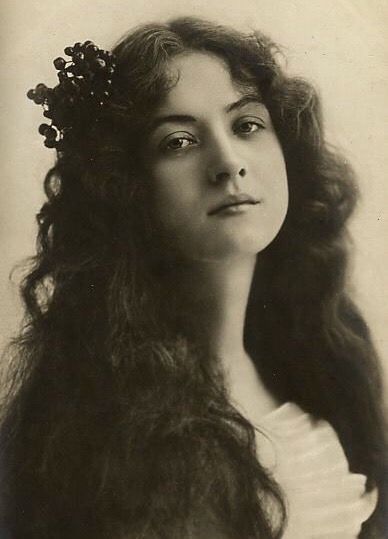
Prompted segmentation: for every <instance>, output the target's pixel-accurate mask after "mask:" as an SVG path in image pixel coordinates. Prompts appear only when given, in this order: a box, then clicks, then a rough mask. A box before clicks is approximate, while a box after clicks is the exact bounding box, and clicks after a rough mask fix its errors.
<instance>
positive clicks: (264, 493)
mask: <svg viewBox="0 0 388 539" xmlns="http://www.w3.org/2000/svg"><path fill="white" fill-rule="evenodd" d="M188 50H194V51H208V52H210V53H212V54H215V55H217V56H218V57H220V58H222V59H223V60H224V61H225V62H226V64H227V65H228V67H229V68H230V71H231V74H232V77H233V79H234V80H235V81H237V82H241V83H244V84H249V85H251V86H254V87H255V88H256V89H257V90H258V91H259V92H260V95H261V97H262V99H263V101H264V103H265V105H266V106H267V108H268V110H269V112H270V115H271V118H272V121H273V123H274V126H275V129H276V132H277V136H278V138H279V141H280V143H281V146H282V149H283V153H284V157H285V161H286V165H287V172H288V181H289V191H290V204H289V211H288V214H287V217H286V220H285V223H284V225H283V227H282V230H281V231H280V233H279V235H278V237H277V238H276V239H275V240H274V241H273V243H272V244H271V245H270V246H269V247H268V248H267V249H265V250H264V251H263V252H262V253H260V254H259V255H258V263H257V270H256V273H255V275H254V279H253V285H252V290H251V294H250V299H249V305H248V310H247V316H246V325H245V335H244V338H245V346H246V349H247V351H248V352H249V354H250V356H251V357H252V360H253V361H254V362H255V365H256V367H257V369H258V371H259V372H260V374H261V376H262V378H263V380H264V381H265V383H266V384H267V386H268V388H269V389H270V390H271V391H272V393H273V394H274V395H276V397H277V398H278V399H279V400H280V401H293V402H295V403H297V404H298V405H300V406H301V407H302V408H303V409H304V410H305V411H306V412H309V413H311V414H313V415H314V416H315V417H316V418H324V419H326V420H327V421H329V422H330V423H331V424H332V426H333V427H334V429H335V430H336V432H337V433H338V436H339V438H340V440H341V442H342V445H343V447H344V449H345V452H346V455H347V458H348V461H349V465H350V469H351V470H352V471H353V472H359V473H363V474H365V475H367V477H368V480H369V481H368V488H372V487H373V486H375V485H377V486H378V488H379V504H378V508H377V510H376V511H375V514H374V516H372V518H371V519H370V520H369V521H368V523H366V524H365V525H364V526H363V531H362V537H383V536H386V534H385V535H384V532H383V521H384V507H386V506H387V505H388V501H387V489H386V480H387V458H386V441H385V439H384V420H383V415H382V388H381V377H380V373H379V367H378V361H377V358H376V353H375V350H374V348H373V345H372V343H371V339H370V335H369V331H368V328H367V325H366V323H365V321H364V320H363V318H362V316H361V314H360V312H359V311H358V309H357V308H356V306H355V305H354V303H353V302H352V300H351V299H350V297H349V295H348V293H347V292H346V281H347V279H346V265H347V259H348V243H349V242H348V236H347V231H346V227H345V225H346V222H347V220H348V218H349V216H350V215H351V213H352V211H353V209H354V206H355V203H356V199H357V191H356V187H355V183H354V178H353V173H352V170H351V168H350V167H349V165H348V164H347V162H346V160H345V159H344V158H343V157H341V156H340V155H339V154H338V153H337V152H336V151H334V150H333V149H332V148H331V147H330V146H329V145H328V144H327V143H326V141H325V139H324V132H323V125H322V118H321V109H320V102H319V99H318V96H317V93H316V92H315V91H314V89H313V88H312V86H311V85H310V84H308V83H307V82H305V81H304V80H302V79H299V78H290V77H288V76H287V75H286V74H285V73H284V70H283V69H282V67H281V62H280V61H279V50H278V48H277V46H276V45H275V44H274V43H273V42H271V41H270V40H269V39H268V38H267V37H265V36H263V35H262V34H261V33H258V32H256V33H252V34H250V35H248V34H247V35H245V34H243V33H240V32H238V31H236V30H234V29H231V28H227V27H223V26H219V25H216V24H213V23H210V22H206V21H202V20H197V19H191V18H190V19H187V18H185V19H176V20H173V21H172V22H170V23H168V24H150V25H146V26H142V27H140V28H138V29H136V30H135V31H134V32H131V33H129V34H128V35H127V36H125V37H124V38H123V39H122V40H121V41H120V42H119V44H118V45H117V46H116V47H115V48H114V51H113V52H114V53H115V54H116V57H117V73H118V78H117V80H116V83H115V89H114V95H113V97H112V99H111V103H110V105H109V106H108V107H107V108H106V109H105V112H104V113H103V114H102V115H101V116H100V117H99V118H98V119H96V120H95V121H94V122H92V123H91V124H90V123H89V124H88V125H84V126H83V127H81V128H80V132H79V133H78V138H77V144H76V145H74V147H72V148H68V149H67V150H66V151H62V152H59V153H58V157H57V160H56V163H55V166H54V167H53V168H52V169H51V170H50V171H49V173H48V174H47V177H46V179H45V183H44V186H45V192H46V195H47V201H46V202H45V204H44V205H43V207H42V209H41V211H40V213H39V214H38V223H39V233H38V249H37V254H36V256H35V257H34V259H33V260H32V263H31V264H32V265H31V266H30V267H29V271H28V274H27V275H26V277H25V279H24V281H23V284H22V295H23V299H24V302H25V308H26V317H25V324H24V327H23V330H22V332H21V334H20V336H19V337H18V338H17V339H15V341H14V342H13V344H12V347H11V348H10V349H9V350H10V353H11V352H12V355H13V362H12V367H11V369H10V371H9V373H10V374H9V382H10V383H9V386H8V395H7V397H6V399H5V403H4V406H3V419H2V426H1V485H2V487H1V489H2V503H1V516H2V521H3V524H4V525H5V526H6V527H7V528H8V529H9V530H10V533H11V536H12V538H13V539H22V538H23V539H35V538H39V539H46V538H50V539H53V538H58V539H59V538H63V539H69V538H70V537H71V538H72V539H77V538H82V539H85V538H89V537H90V538H91V537H93V539H100V538H101V539H102V538H110V539H111V538H116V537H117V538H130V537H134V538H135V537H136V538H140V537H144V538H147V539H150V538H168V539H173V538H177V539H182V538H184V537H188V536H189V535H190V533H192V532H193V530H194V531H196V533H200V532H201V526H202V527H204V531H203V530H202V532H203V533H205V536H206V537H210V536H211V537H212V538H213V537H214V538H215V537H218V535H217V533H219V534H220V537H225V538H226V537H230V538H235V539H237V538H240V539H241V538H242V537H244V538H259V537H260V538H264V537H268V538H278V537H281V535H282V530H283V529H284V526H285V525H286V518H287V516H286V512H285V505H284V501H283V496H282V493H281V489H280V488H279V487H278V486H277V485H276V483H275V482H274V481H273V479H272V478H271V477H270V476H269V475H268V473H267V472H266V470H265V469H264V467H262V466H261V464H260V462H259V461H258V459H257V457H256V452H255V430H254V428H253V426H252V425H251V424H250V423H249V422H248V421H247V420H246V419H245V418H244V417H242V416H241V415H240V414H239V413H238V411H237V410H236V409H234V407H233V406H232V405H231V404H230V402H229V400H228V395H227V391H226V390H225V384H224V380H223V376H222V372H221V369H220V367H219V365H218V362H217V360H216V359H214V358H211V357H208V355H207V354H206V351H204V350H203V349H202V348H201V346H200V345H199V344H198V343H196V342H193V341H192V340H191V339H190V338H189V337H188V335H187V334H186V333H185V324H184V321H183V322H182V318H183V319H184V316H183V317H182V316H181V313H182V312H184V305H183V306H182V305H180V304H179V298H176V297H175V294H174V289H173V286H172V285H171V284H170V283H171V278H170V277H171V272H173V271H174V268H173V267H171V264H170V262H166V261H165V259H164V258H163V253H160V249H159V248H158V244H159V242H158V239H157V230H155V228H154V225H153V221H152V212H150V191H149V190H150V189H151V188H152V185H150V182H148V181H147V177H146V174H145V173H144V170H143V169H142V159H141V151H142V142H143V141H144V137H145V136H146V135H145V134H146V132H147V125H148V122H149V120H150V119H151V117H152V114H153V112H154V111H155V109H156V107H157V106H158V104H159V103H160V102H161V100H162V99H163V97H164V96H165V95H166V92H168V91H169V89H170V88H171V86H172V85H173V84H174V81H173V80H172V79H171V76H170V75H169V71H168V65H169V61H170V59H171V58H173V57H174V56H175V55H178V54H180V53H182V52H184V51H188ZM182 309H183V311H182ZM258 439H259V441H258V443H260V436H259V437H258ZM199 516H200V518H199ZM201 522H202V524H201ZM210 530H211V531H210Z"/></svg>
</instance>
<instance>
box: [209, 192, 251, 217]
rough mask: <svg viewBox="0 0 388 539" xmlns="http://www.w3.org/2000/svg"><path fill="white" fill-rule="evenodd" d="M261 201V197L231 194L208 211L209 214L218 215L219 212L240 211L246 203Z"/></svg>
mask: <svg viewBox="0 0 388 539" xmlns="http://www.w3.org/2000/svg"><path fill="white" fill-rule="evenodd" d="M260 202H261V200H260V199H258V198H255V197H252V196H251V195H247V194H245V193H241V194H238V195H229V196H227V197H225V198H224V199H223V200H222V201H221V202H219V203H218V204H216V205H215V206H213V208H211V209H210V210H209V212H208V215H216V214H217V213H221V212H224V213H226V212H227V213H238V212H239V211H242V210H243V209H242V208H241V206H244V205H255V204H259V203H260Z"/></svg>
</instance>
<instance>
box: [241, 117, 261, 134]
mask: <svg viewBox="0 0 388 539" xmlns="http://www.w3.org/2000/svg"><path fill="white" fill-rule="evenodd" d="M260 129H264V124H263V123H261V122H259V120H243V121H241V122H239V123H238V124H237V125H236V126H235V128H234V131H235V132H236V133H240V134H242V135H250V134H251V133H254V132H255V131H259V130H260Z"/></svg>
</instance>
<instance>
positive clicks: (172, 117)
mask: <svg viewBox="0 0 388 539" xmlns="http://www.w3.org/2000/svg"><path fill="white" fill-rule="evenodd" d="M196 121H197V120H196V119H195V118H194V116H189V115H188V114H168V115H166V116H159V117H157V118H155V119H154V120H153V121H152V122H151V126H150V129H151V131H154V130H155V129H156V128H157V127H159V126H160V125H162V124H164V123H169V122H176V123H194V122H196Z"/></svg>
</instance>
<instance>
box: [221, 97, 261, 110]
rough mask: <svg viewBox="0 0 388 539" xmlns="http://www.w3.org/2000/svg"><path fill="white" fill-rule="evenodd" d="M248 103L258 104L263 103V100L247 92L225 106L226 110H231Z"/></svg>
mask: <svg viewBox="0 0 388 539" xmlns="http://www.w3.org/2000/svg"><path fill="white" fill-rule="evenodd" d="M249 103H257V104H258V105H262V106H263V105H264V103H263V101H262V100H261V99H260V97H259V96H258V95H256V94H247V95H243V96H242V97H241V98H240V99H238V100H237V101H235V102H234V103H231V104H230V105H228V106H227V107H226V112H232V111H233V110H238V109H240V108H242V107H244V105H247V104H249Z"/></svg>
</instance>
